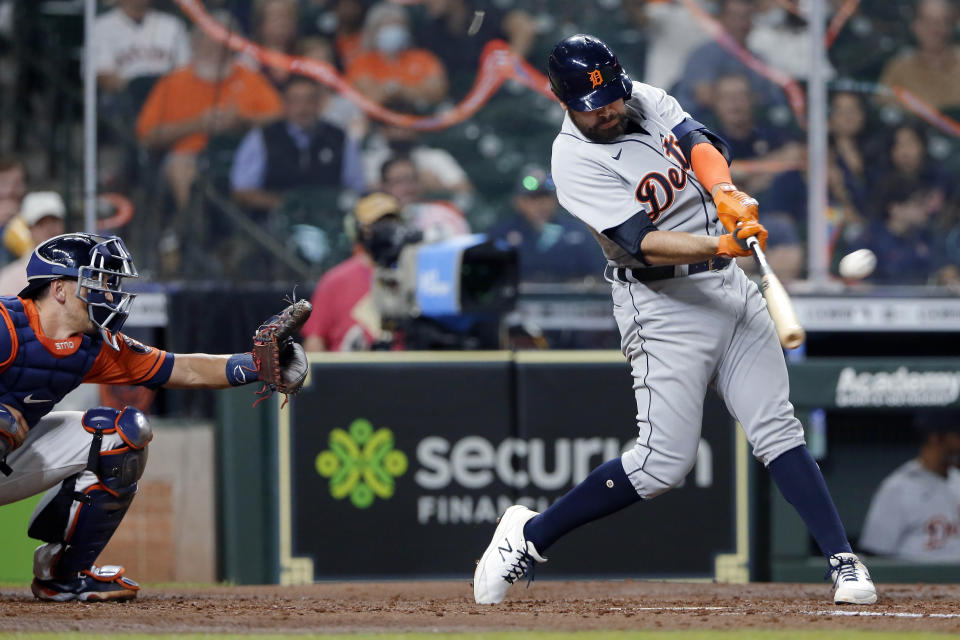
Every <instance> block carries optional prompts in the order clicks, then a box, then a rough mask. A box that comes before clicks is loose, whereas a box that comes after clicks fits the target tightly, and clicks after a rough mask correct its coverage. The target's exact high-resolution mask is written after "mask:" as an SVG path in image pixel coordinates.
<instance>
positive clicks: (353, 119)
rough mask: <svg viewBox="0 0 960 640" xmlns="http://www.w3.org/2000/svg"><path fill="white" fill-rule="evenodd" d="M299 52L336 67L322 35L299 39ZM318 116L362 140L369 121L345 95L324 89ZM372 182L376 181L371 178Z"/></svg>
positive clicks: (326, 41) (333, 56) (330, 45)
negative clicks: (324, 92) (324, 93)
mask: <svg viewBox="0 0 960 640" xmlns="http://www.w3.org/2000/svg"><path fill="white" fill-rule="evenodd" d="M300 53H301V55H302V56H303V57H304V58H311V59H314V60H320V61H322V62H326V63H327V64H329V65H331V66H333V67H336V66H337V60H336V54H335V53H334V50H333V45H332V44H330V40H329V39H327V38H325V37H323V36H307V37H305V38H301V39H300ZM320 109H321V113H320V118H321V119H322V120H326V121H327V122H329V123H330V124H332V125H335V126H337V127H339V128H341V129H343V130H344V131H346V132H347V135H349V136H351V137H353V138H356V139H357V140H363V138H364V136H366V135H367V131H368V130H369V123H368V120H367V117H366V115H365V114H364V112H363V110H362V109H360V107H358V106H357V105H356V104H354V103H353V101H351V100H350V99H349V98H347V97H346V96H344V95H342V94H340V93H337V92H335V91H330V90H327V91H326V98H325V99H324V100H323V104H322V106H321V107H320ZM372 182H376V180H373V181H372Z"/></svg>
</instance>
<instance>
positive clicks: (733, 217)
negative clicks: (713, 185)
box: [713, 184, 759, 233]
mask: <svg viewBox="0 0 960 640" xmlns="http://www.w3.org/2000/svg"><path fill="white" fill-rule="evenodd" d="M713 203H714V204H715V205H717V217H718V218H720V222H722V223H723V226H725V227H726V228H727V231H729V232H731V233H733V230H734V229H736V228H737V223H739V222H750V221H753V222H756V220H757V207H758V206H759V205H758V203H757V201H756V200H755V199H753V198H751V197H750V196H748V195H747V194H745V193H744V192H743V191H739V190H738V189H737V188H736V187H735V186H733V185H732V184H724V185H720V186H719V187H717V192H716V193H715V194H714V195H713Z"/></svg>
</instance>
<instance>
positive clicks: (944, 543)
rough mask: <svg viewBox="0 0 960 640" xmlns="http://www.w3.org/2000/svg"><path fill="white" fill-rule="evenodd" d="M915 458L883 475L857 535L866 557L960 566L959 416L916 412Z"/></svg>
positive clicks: (949, 412) (949, 411) (951, 411)
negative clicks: (917, 442) (918, 436)
mask: <svg viewBox="0 0 960 640" xmlns="http://www.w3.org/2000/svg"><path fill="white" fill-rule="evenodd" d="M913 424H914V427H915V428H916V429H917V430H918V431H919V432H920V433H921V434H922V437H923V442H922V444H921V446H920V451H919V455H918V456H917V457H916V458H914V459H912V460H910V461H908V462H906V463H904V464H902V465H901V466H899V467H898V468H897V469H896V470H895V471H894V472H893V473H891V474H890V475H889V476H887V477H886V478H885V479H884V480H883V482H882V483H881V484H880V487H879V488H878V489H877V491H876V493H875V494H874V495H873V499H872V500H871V501H870V509H869V510H868V511H867V517H866V520H865V521H864V524H863V532H862V533H861V535H860V547H861V548H862V549H863V550H865V551H867V552H868V553H874V554H877V555H883V556H891V557H894V558H898V559H900V560H907V561H910V562H925V563H938V564H939V563H944V562H950V563H956V562H960V413H958V412H957V411H956V410H955V409H927V410H924V411H921V412H918V413H917V415H916V417H915V419H914V422H913Z"/></svg>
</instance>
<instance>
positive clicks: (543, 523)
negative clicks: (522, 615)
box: [523, 458, 641, 555]
mask: <svg viewBox="0 0 960 640" xmlns="http://www.w3.org/2000/svg"><path fill="white" fill-rule="evenodd" d="M640 500H641V498H640V496H639V495H638V494H637V490H636V489H634V488H633V485H632V484H631V483H630V479H629V478H628V477H627V474H626V473H624V471H623V463H622V462H621V461H620V458H614V459H613V460H609V461H607V462H604V463H603V464H602V465H600V466H599V467H597V468H596V469H594V470H593V471H591V472H590V475H588V476H587V477H586V478H584V480H583V482H581V483H580V484H578V485H577V486H575V487H574V488H573V489H571V490H570V491H568V492H567V494H566V495H564V496H563V497H562V498H560V499H559V500H557V501H556V502H554V503H553V504H552V505H551V506H550V508H548V509H547V510H546V511H544V512H543V513H541V514H540V515H538V516H534V517H533V518H531V519H530V520H529V521H527V524H526V525H524V527H523V537H524V538H525V539H527V540H529V541H530V542H532V543H533V546H534V547H536V548H537V551H538V552H539V553H540V554H541V555H543V553H544V552H545V551H546V550H547V548H548V547H549V546H550V545H552V544H553V543H554V542H556V541H557V540H559V539H560V537H561V536H563V535H564V534H565V533H567V532H568V531H572V530H574V529H576V528H577V527H579V526H580V525H582V524H586V523H588V522H591V521H593V520H596V519H597V518H602V517H603V516H608V515H610V514H611V513H616V512H617V511H620V509H623V508H624V507H628V506H630V505H631V504H633V503H634V502H639V501H640Z"/></svg>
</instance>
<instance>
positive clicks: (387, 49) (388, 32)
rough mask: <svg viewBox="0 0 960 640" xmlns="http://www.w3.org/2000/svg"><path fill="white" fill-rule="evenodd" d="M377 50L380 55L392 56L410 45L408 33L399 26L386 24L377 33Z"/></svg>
mask: <svg viewBox="0 0 960 640" xmlns="http://www.w3.org/2000/svg"><path fill="white" fill-rule="evenodd" d="M376 44H377V49H378V50H380V51H381V52H382V53H386V54H388V55H392V54H394V53H397V52H398V51H403V50H404V49H406V48H407V47H408V46H409V45H410V31H408V30H407V28H406V27H404V26H403V25H399V24H388V25H385V26H383V27H381V28H380V30H379V31H377V38H376Z"/></svg>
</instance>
